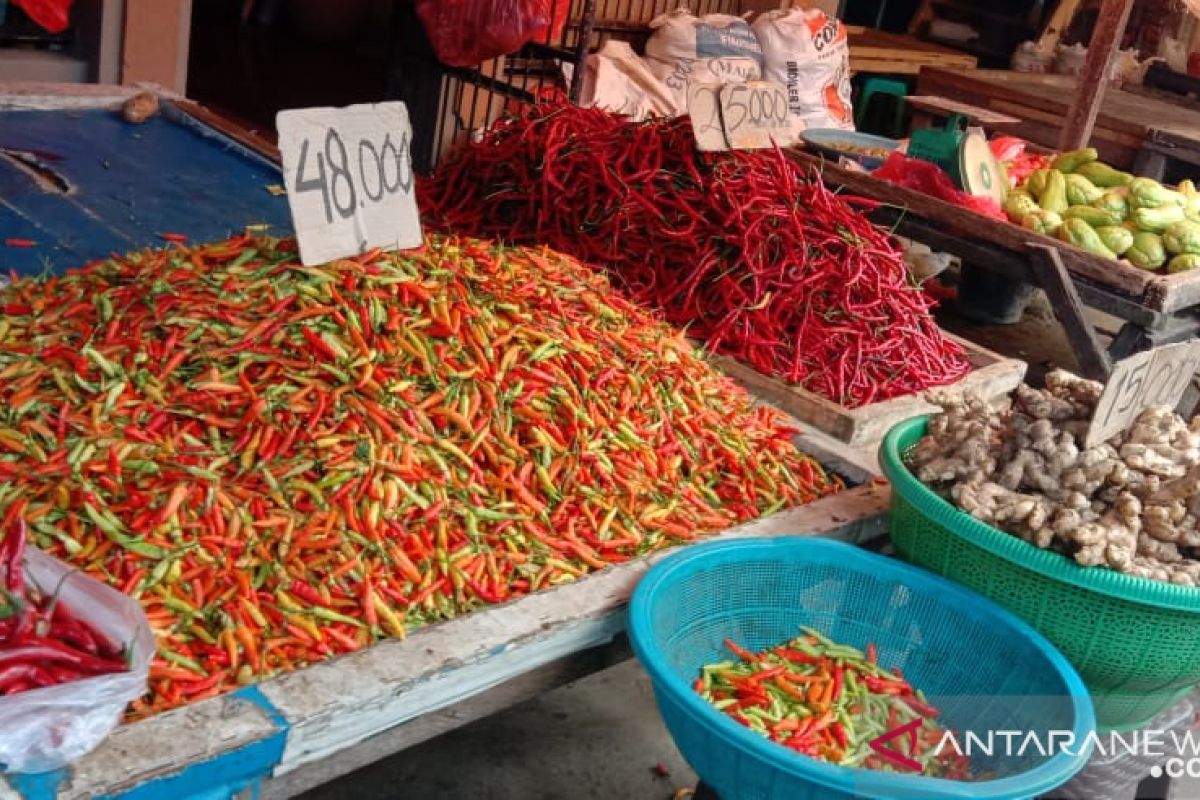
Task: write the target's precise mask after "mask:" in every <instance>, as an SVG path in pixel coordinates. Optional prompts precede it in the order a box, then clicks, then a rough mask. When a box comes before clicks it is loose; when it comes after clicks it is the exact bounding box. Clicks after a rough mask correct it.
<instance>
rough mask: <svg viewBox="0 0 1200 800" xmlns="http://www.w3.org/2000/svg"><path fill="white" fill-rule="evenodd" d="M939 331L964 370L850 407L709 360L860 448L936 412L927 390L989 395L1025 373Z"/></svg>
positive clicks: (724, 360)
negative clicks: (960, 353) (955, 347)
mask: <svg viewBox="0 0 1200 800" xmlns="http://www.w3.org/2000/svg"><path fill="white" fill-rule="evenodd" d="M943 335H945V336H946V338H948V339H950V340H951V341H953V342H956V343H957V344H959V345H960V346H961V347H962V348H963V349H964V350H965V351H966V353H967V358H968V360H970V362H971V365H972V370H971V372H970V373H969V374H967V375H966V376H964V377H963V378H960V379H959V380H958V381H955V382H954V383H951V384H948V385H946V386H938V387H933V388H930V389H926V390H924V391H922V392H917V393H915V394H909V395H903V396H901V397H893V398H890V399H888V400H882V401H879V402H877V403H871V404H869V405H866V406H861V407H859V408H853V409H851V408H846V407H844V406H841V405H838V404H837V403H835V402H833V401H832V400H829V399H828V398H825V397H821V396H820V395H817V394H815V393H813V392H810V391H808V390H806V389H804V388H802V387H799V386H794V385H790V384H788V383H786V382H785V381H782V380H780V379H778V378H772V377H770V376H768V375H764V374H763V373H761V372H759V371H758V370H756V369H754V368H753V367H751V366H749V365H747V364H743V363H742V362H740V361H738V360H736V359H733V358H730V357H728V356H712V357H711V360H712V362H713V364H714V365H716V367H717V368H718V369H720V370H721V371H723V372H725V373H726V374H727V375H729V376H730V377H731V378H733V379H734V380H735V381H737V382H738V383H739V384H741V385H742V386H743V387H744V388H745V389H746V390H747V391H749V392H750V393H751V394H753V395H755V396H757V397H760V398H762V399H763V400H765V401H767V402H769V403H770V404H771V405H773V406H775V407H777V408H779V409H780V410H782V411H784V412H785V413H787V414H789V415H790V416H792V417H795V418H796V419H797V420H799V421H800V422H802V423H805V424H807V425H811V426H812V427H814V428H816V429H817V430H818V431H821V432H822V433H825V434H827V435H829V436H831V437H833V438H834V439H837V440H838V441H841V442H843V443H845V444H846V445H848V446H850V447H858V448H861V447H867V446H873V445H877V444H879V442H881V441H882V440H883V437H884V436H885V435H886V434H887V432H888V431H889V430H890V429H891V427H892V426H893V425H895V424H896V423H898V422H902V421H903V420H906V419H911V418H912V417H917V416H921V415H923V414H930V413H933V412H935V411H937V410H938V408H937V406H936V405H934V404H932V403H931V402H930V401H929V398H930V397H931V396H933V395H936V394H946V393H951V394H953V393H957V392H969V393H976V394H980V395H983V396H985V397H986V398H987V399H992V398H995V397H999V396H1000V395H1003V394H1007V393H1008V392H1010V391H1012V390H1013V389H1015V388H1016V387H1017V385H1018V384H1020V383H1021V381H1022V380H1023V379H1024V378H1025V373H1026V370H1027V369H1028V365H1027V364H1026V363H1025V362H1024V361H1020V360H1018V359H1014V358H1007V357H1005V356H1002V355H1000V354H999V353H995V352H992V351H991V350H988V349H987V348H984V347H981V346H979V345H977V344H975V343H974V342H970V341H968V340H966V339H963V338H961V337H959V336H955V335H954V334H951V333H948V332H945V331H943Z"/></svg>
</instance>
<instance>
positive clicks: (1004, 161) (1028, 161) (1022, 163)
mask: <svg viewBox="0 0 1200 800" xmlns="http://www.w3.org/2000/svg"><path fill="white" fill-rule="evenodd" d="M988 144H989V146H990V147H991V148H992V155H994V156H995V157H996V160H997V161H999V162H1000V164H1001V165H1002V166H1003V167H1004V174H1005V175H1006V176H1007V177H1008V183H1009V186H1011V187H1013V188H1016V187H1017V186H1020V185H1021V184H1022V183H1024V182H1025V179H1026V178H1027V177H1029V173H1031V172H1033V171H1034V170H1035V169H1041V168H1042V167H1048V166H1050V162H1051V161H1052V160H1053V158H1052V157H1051V156H1048V155H1044V154H1040V153H1028V152H1026V150H1027V148H1028V147H1029V142H1027V141H1025V140H1024V139H1019V138H1017V137H1016V136H997V137H996V138H995V139H992V141H991V142H989V143H988Z"/></svg>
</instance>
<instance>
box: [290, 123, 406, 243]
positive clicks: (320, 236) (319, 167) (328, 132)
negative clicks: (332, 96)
mask: <svg viewBox="0 0 1200 800" xmlns="http://www.w3.org/2000/svg"><path fill="white" fill-rule="evenodd" d="M276 126H277V128H278V130H279V150H280V154H281V156H282V158H283V180H284V185H285V186H286V187H287V193H288V205H289V206H290V208H291V211H292V222H293V224H294V227H295V229H296V238H297V240H298V241H299V243H300V259H301V261H303V262H304V263H305V264H308V265H311V264H323V263H325V262H327V261H332V260H333V259H337V258H346V257H348V256H354V255H358V254H359V253H363V252H366V251H367V250H370V249H371V248H374V247H381V248H383V249H385V250H398V249H404V248H411V247H418V246H420V244H421V241H422V237H421V220H420V216H419V214H418V211H417V201H416V195H415V193H414V189H415V178H414V175H413V170H412V153H411V143H412V125H411V124H410V123H409V119H408V109H407V108H405V106H404V104H403V103H379V104H375V105H356V106H348V107H346V108H305V109H295V110H290V111H281V112H279V115H278V116H277V117H276Z"/></svg>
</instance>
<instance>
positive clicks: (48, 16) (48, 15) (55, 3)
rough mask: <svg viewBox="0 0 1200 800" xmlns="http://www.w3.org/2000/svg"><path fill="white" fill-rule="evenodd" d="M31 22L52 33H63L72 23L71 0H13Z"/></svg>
mask: <svg viewBox="0 0 1200 800" xmlns="http://www.w3.org/2000/svg"><path fill="white" fill-rule="evenodd" d="M12 2H13V5H15V6H17V7H18V8H20V9H21V10H22V11H24V12H25V13H26V14H27V15H28V16H29V18H30V19H31V20H33V21H34V22H36V23H37V24H38V25H41V26H42V27H43V28H45V29H46V30H47V31H49V32H50V33H62V32H63V31H65V30H66V29H67V25H69V24H70V23H71V0H12Z"/></svg>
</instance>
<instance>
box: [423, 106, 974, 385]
mask: <svg viewBox="0 0 1200 800" xmlns="http://www.w3.org/2000/svg"><path fill="white" fill-rule="evenodd" d="M420 198H421V206H422V213H423V218H424V221H425V222H426V223H427V224H429V225H433V226H435V227H440V228H441V229H444V230H447V231H454V232H459V233H465V234H474V235H482V236H487V237H494V238H500V239H503V240H505V241H511V242H518V243H530V242H539V243H544V244H548V245H550V246H551V247H554V248H555V249H557V250H561V251H562V252H565V253H570V254H571V255H574V256H576V257H577V258H579V259H580V260H582V261H585V262H588V263H591V264H595V265H599V266H603V267H605V268H607V269H608V270H610V271H611V273H612V274H613V276H614V277H615V279H616V281H617V283H618V285H619V286H620V287H622V288H623V289H624V290H625V291H627V292H628V293H629V294H630V296H631V297H632V298H633V299H634V300H636V301H637V302H640V303H644V304H647V305H650V306H652V307H654V308H658V309H661V310H662V311H663V312H664V314H665V316H666V318H667V320H668V321H670V322H672V323H675V324H677V325H680V326H684V327H686V329H687V331H688V334H689V335H690V336H693V337H696V338H699V339H702V340H703V341H705V342H706V344H707V346H708V347H709V348H710V349H711V350H713V351H715V352H721V353H725V354H728V355H731V356H733V357H735V358H737V359H739V360H741V361H744V362H746V363H748V364H750V365H751V366H753V367H755V368H756V369H758V370H759V371H761V372H764V373H767V374H769V375H772V376H775V377H779V378H783V379H785V380H787V381H790V382H792V383H796V384H799V385H801V386H803V387H804V388H806V389H808V390H810V391H813V392H816V393H818V394H820V395H822V396H824V397H827V398H829V399H831V400H834V401H836V402H838V403H840V404H842V405H844V406H848V407H857V406H861V405H864V404H867V403H871V402H873V401H878V400H883V399H886V398H890V397H894V396H897V395H901V394H907V393H910V392H915V391H918V390H921V389H926V388H928V387H931V386H939V385H944V384H947V383H951V382H953V381H955V380H957V379H958V378H960V377H962V376H963V375H964V374H966V373H967V371H968V370H969V365H968V363H967V360H966V358H965V356H964V355H963V352H962V350H961V348H959V347H958V345H957V344H955V343H953V342H951V341H949V340H947V339H946V338H945V337H943V336H942V334H941V332H940V331H939V329H938V327H937V325H936V324H935V323H934V321H933V319H932V318H931V317H930V315H929V308H930V305H931V301H930V300H929V299H928V298H927V297H926V296H925V295H924V294H923V293H922V292H921V291H920V290H919V289H918V288H917V287H915V286H914V285H913V284H912V283H911V281H910V279H909V276H908V272H907V270H906V268H905V265H904V260H903V257H902V254H901V253H900V251H898V250H897V249H896V247H895V246H893V244H892V243H891V242H890V241H889V237H888V234H887V233H886V232H885V231H883V230H881V229H880V228H878V227H877V226H875V225H873V224H872V223H871V222H870V221H869V220H868V219H867V218H866V217H865V216H864V212H866V211H869V210H870V209H871V208H872V207H873V204H872V203H871V202H869V201H866V200H863V199H860V198H854V197H848V196H845V195H838V194H834V193H833V192H831V191H829V190H828V189H827V188H825V186H824V185H823V184H822V183H821V181H820V180H810V179H809V178H808V177H806V176H805V175H803V174H802V172H801V169H800V167H799V166H798V165H796V164H795V163H794V162H792V161H791V160H790V159H788V158H787V157H786V156H785V155H784V154H782V153H780V152H773V151H742V152H732V153H711V154H704V153H699V152H697V150H696V147H695V141H694V138H693V135H692V131H691V127H690V124H689V122H688V120H687V119H686V118H683V119H673V120H652V121H648V122H644V123H632V122H629V121H627V120H624V119H622V118H620V117H618V116H615V115H613V114H610V113H608V112H605V111H602V110H600V109H596V108H590V109H582V108H577V107H574V106H571V105H567V104H564V103H561V102H560V101H551V102H547V103H546V104H543V105H539V106H535V107H531V108H529V109H528V110H526V111H524V112H523V113H522V115H521V116H517V117H511V118H506V119H503V120H501V121H499V122H497V123H496V125H495V126H494V127H493V128H492V129H491V130H490V131H488V132H487V133H486V134H484V136H483V137H482V139H481V140H480V141H478V142H472V143H468V144H466V145H464V146H463V148H462V149H460V150H459V151H458V152H457V153H456V154H455V155H452V156H451V157H450V158H449V159H448V160H447V161H445V162H444V163H443V164H442V165H441V166H440V167H439V169H438V171H437V172H436V174H435V175H434V176H433V177H432V178H431V179H429V180H427V181H425V182H423V183H422V184H421V185H420Z"/></svg>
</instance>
